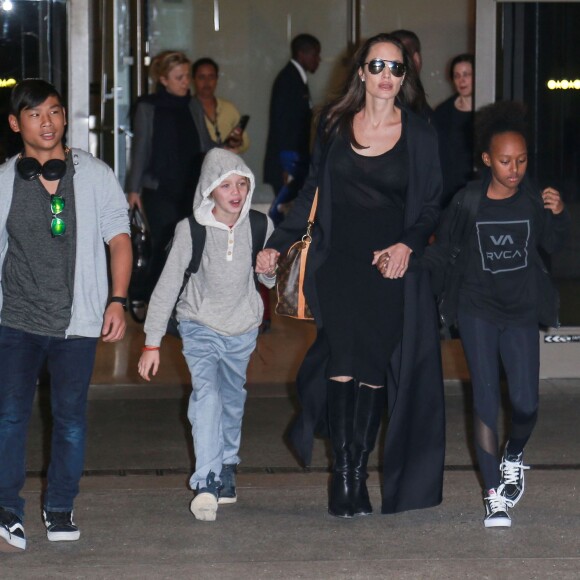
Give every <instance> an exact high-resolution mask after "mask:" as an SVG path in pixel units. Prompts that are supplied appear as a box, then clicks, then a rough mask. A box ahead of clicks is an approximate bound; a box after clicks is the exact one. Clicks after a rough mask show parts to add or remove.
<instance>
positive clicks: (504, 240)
mask: <svg viewBox="0 0 580 580" xmlns="http://www.w3.org/2000/svg"><path fill="white" fill-rule="evenodd" d="M489 237H490V238H491V241H492V242H493V243H494V244H495V245H496V246H506V245H507V244H508V243H509V244H510V245H512V246H513V245H514V239H513V238H512V237H511V236H510V235H509V234H506V235H505V236H498V237H497V238H496V237H495V236H489Z"/></svg>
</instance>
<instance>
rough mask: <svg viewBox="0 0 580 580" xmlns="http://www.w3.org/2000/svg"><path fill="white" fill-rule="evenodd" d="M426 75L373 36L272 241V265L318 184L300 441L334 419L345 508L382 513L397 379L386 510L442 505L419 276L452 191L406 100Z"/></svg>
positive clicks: (345, 513)
mask: <svg viewBox="0 0 580 580" xmlns="http://www.w3.org/2000/svg"><path fill="white" fill-rule="evenodd" d="M416 83H417V80H416V75H415V72H414V69H413V68H412V67H409V66H408V64H407V62H406V56H405V52H404V50H403V47H402V45H401V44H400V42H399V41H398V40H396V39H395V38H393V37H392V36H390V35H388V34H380V35H377V36H375V37H373V38H371V39H370V40H368V41H367V42H366V43H365V44H364V46H363V47H362V48H361V49H360V50H359V51H358V53H357V55H356V56H355V61H354V63H353V69H352V74H351V76H350V78H349V80H348V82H347V86H346V88H345V91H344V94H343V96H342V97H340V98H339V99H337V100H336V101H334V102H333V103H332V104H331V105H330V106H328V107H327V108H326V110H325V112H324V113H323V115H322V118H321V122H320V124H319V128H318V138H317V140H316V144H315V147H314V152H313V157H312V165H311V170H310V174H309V177H308V179H307V182H306V184H305V186H304V188H303V189H302V191H301V194H300V196H299V198H298V199H297V201H296V203H295V207H294V209H293V211H292V212H291V213H290V214H289V215H288V217H287V218H286V220H285V221H284V222H283V223H282V224H281V225H280V226H279V228H278V229H277V230H276V231H275V233H274V234H273V236H272V237H271V238H270V240H269V242H268V247H269V248H271V249H269V250H265V252H267V253H268V254H269V257H270V260H271V265H272V267H274V266H275V263H276V260H277V258H278V252H283V251H285V250H286V249H287V248H288V247H289V245H290V244H291V243H292V242H293V241H295V240H296V239H297V238H299V237H301V235H302V234H303V233H304V228H305V224H306V220H307V217H308V213H309V210H310V206H311V204H312V200H313V197H314V193H315V190H316V189H317V188H318V189H319V202H318V213H317V222H316V226H315V229H314V237H313V243H312V249H311V251H310V252H311V255H310V258H309V262H308V266H307V279H306V284H305V293H306V297H307V300H308V303H309V306H310V308H311V309H312V311H313V314H314V317H315V320H316V323H317V326H318V336H317V340H316V342H315V344H314V345H313V346H312V348H311V349H310V351H309V352H308V354H307V356H306V359H305V361H304V364H303V365H302V368H301V370H300V373H299V376H298V389H299V394H300V395H301V403H302V407H303V413H302V416H301V418H300V420H299V421H298V423H297V425H296V426H295V428H294V431H293V435H292V438H293V442H294V444H295V446H296V448H297V451H298V453H299V454H300V455H301V457H302V459H303V460H304V461H305V463H306V464H308V463H309V460H310V454H311V450H310V449H311V443H312V436H313V432H314V431H315V430H318V429H319V428H322V430H324V426H325V425H326V426H327V428H328V432H329V434H330V439H331V443H332V450H333V456H334V465H333V472H332V480H331V486H330V498H329V504H328V511H329V513H330V514H332V515H334V516H338V517H352V516H353V515H367V514H370V513H372V506H371V503H370V501H369V495H368V490H367V486H366V479H367V460H368V456H369V453H370V452H371V451H372V449H373V447H374V445H375V441H376V437H377V432H378V429H379V426H380V422H381V417H382V413H383V410H384V407H385V401H386V398H387V397H386V391H387V388H386V387H388V388H389V391H390V392H389V412H390V423H389V431H388V434H387V442H386V446H385V460H384V464H385V478H384V488H383V506H382V507H383V509H382V511H383V512H384V513H390V512H394V511H402V510H404V509H414V508H419V507H427V506H430V505H435V504H437V503H439V502H440V501H441V475H442V466H443V452H444V442H443V437H444V435H443V397H442V380H441V367H440V358H439V350H438V349H439V344H438V333H437V323H436V317H435V308H434V303H433V299H432V298H431V297H430V296H429V283H428V280H427V279H426V278H424V277H423V274H422V273H420V272H419V273H407V269H408V266H409V261H410V259H411V255H412V254H419V255H420V254H421V253H422V251H423V248H424V247H425V245H426V244H427V241H428V238H429V235H430V234H431V232H432V231H433V229H434V227H435V225H436V223H437V220H438V216H439V195H440V188H441V176H440V169H439V159H438V156H437V137H436V135H435V132H434V131H433V129H432V128H431V127H429V125H428V124H427V123H426V122H425V121H423V120H422V119H421V118H420V117H419V116H417V115H415V114H414V113H412V112H411V111H409V110H406V109H405V108H403V107H402V106H401V105H400V104H399V101H398V98H399V96H403V99H402V100H403V101H404V102H405V103H408V104H409V105H412V103H413V100H414V95H415V94H416V91H417V84H416ZM401 92H402V93H403V95H401ZM417 365H419V366H417ZM408 453H410V454H413V455H414V456H413V457H406V458H405V457H404V455H406V454H408Z"/></svg>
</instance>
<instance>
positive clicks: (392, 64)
mask: <svg viewBox="0 0 580 580" xmlns="http://www.w3.org/2000/svg"><path fill="white" fill-rule="evenodd" d="M363 64H367V65H368V66H369V72H370V73H371V74H372V75H378V74H379V73H380V72H382V71H383V70H384V68H385V67H386V66H388V67H389V70H390V71H391V74H392V75H393V76H394V77H402V76H403V75H404V74H405V73H406V72H407V67H406V66H405V65H404V64H403V63H402V62H397V61H396V60H383V59H382V58H373V60H371V61H370V62H365V63H363Z"/></svg>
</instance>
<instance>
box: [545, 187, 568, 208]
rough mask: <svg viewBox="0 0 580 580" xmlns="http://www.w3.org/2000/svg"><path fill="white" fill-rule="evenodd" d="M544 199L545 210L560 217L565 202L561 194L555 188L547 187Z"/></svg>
mask: <svg viewBox="0 0 580 580" xmlns="http://www.w3.org/2000/svg"><path fill="white" fill-rule="evenodd" d="M542 199H543V200H544V209H549V210H550V211H551V212H552V213H553V214H554V215H558V214H560V213H562V212H563V211H564V202H563V201H562V198H561V197H560V192H558V191H556V190H555V189H554V188H553V187H546V189H544V191H542Z"/></svg>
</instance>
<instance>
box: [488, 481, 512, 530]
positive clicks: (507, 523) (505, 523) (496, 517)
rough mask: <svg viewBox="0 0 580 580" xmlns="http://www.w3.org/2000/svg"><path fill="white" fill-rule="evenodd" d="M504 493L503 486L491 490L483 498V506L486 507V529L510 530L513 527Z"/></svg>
mask: <svg viewBox="0 0 580 580" xmlns="http://www.w3.org/2000/svg"><path fill="white" fill-rule="evenodd" d="M502 492H503V486H502V485H500V486H499V487H498V488H497V489H493V488H492V489H490V490H489V491H488V492H487V495H486V496H485V497H484V498H483V504H484V505H485V518H484V519H483V523H484V525H485V527H486V528H510V527H511V525H512V520H511V518H510V516H509V514H508V508H507V505H506V501H505V498H504V497H503V495H502Z"/></svg>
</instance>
